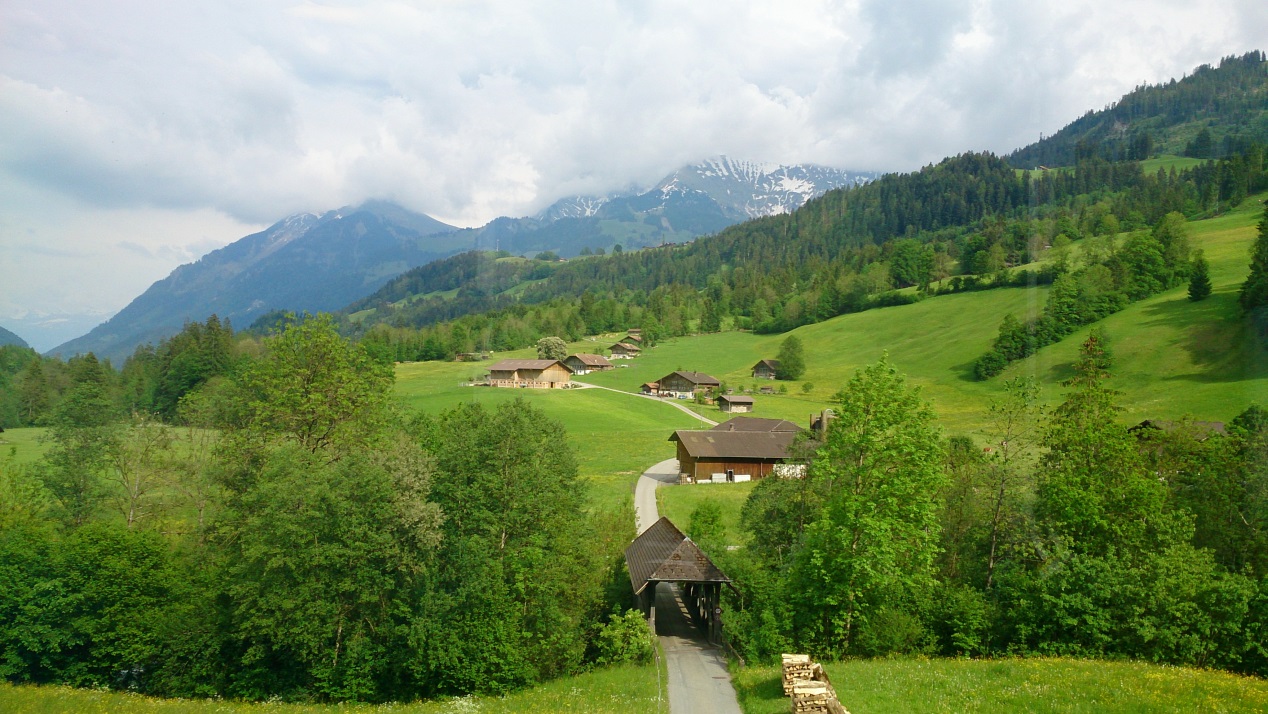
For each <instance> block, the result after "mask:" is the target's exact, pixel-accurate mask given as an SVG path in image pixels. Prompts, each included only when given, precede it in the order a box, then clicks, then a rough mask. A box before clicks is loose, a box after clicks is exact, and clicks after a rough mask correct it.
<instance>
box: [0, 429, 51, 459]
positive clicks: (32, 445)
mask: <svg viewBox="0 0 1268 714" xmlns="http://www.w3.org/2000/svg"><path fill="white" fill-rule="evenodd" d="M47 431H48V430H47V429H45V428H44V427H38V426H37V427H27V428H24V429H5V430H4V433H2V434H0V460H4V459H12V460H13V463H15V464H29V463H31V462H32V461H36V460H38V459H39V458H40V457H41V456H43V455H44V452H45V451H46V450H47V449H48V445H47V444H46V443H44V441H43V438H44V434H45V433H47Z"/></svg>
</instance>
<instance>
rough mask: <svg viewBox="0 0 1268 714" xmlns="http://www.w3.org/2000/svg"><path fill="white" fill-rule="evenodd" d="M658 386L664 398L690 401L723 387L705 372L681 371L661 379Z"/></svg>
mask: <svg viewBox="0 0 1268 714" xmlns="http://www.w3.org/2000/svg"><path fill="white" fill-rule="evenodd" d="M658 384H660V395H661V396H662V397H679V398H682V399H688V398H690V397H693V396H695V395H697V394H703V393H705V392H707V391H709V390H710V389H714V388H716V387H720V386H722V383H721V382H719V381H718V380H717V379H715V378H713V377H710V376H709V375H707V374H705V373H704V372H686V371H681V370H680V371H677V372H670V373H669V374H667V375H665V376H664V377H661V378H660V380H659V382H658Z"/></svg>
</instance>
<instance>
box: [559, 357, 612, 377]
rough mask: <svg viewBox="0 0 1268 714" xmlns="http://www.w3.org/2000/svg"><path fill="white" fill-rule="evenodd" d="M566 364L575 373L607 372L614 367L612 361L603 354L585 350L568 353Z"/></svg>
mask: <svg viewBox="0 0 1268 714" xmlns="http://www.w3.org/2000/svg"><path fill="white" fill-rule="evenodd" d="M564 365H565V366H567V367H568V369H570V370H572V373H573V374H590V373H591V372H606V371H608V370H610V369H614V367H613V366H612V363H611V362H609V361H608V360H607V358H606V357H604V356H603V355H592V354H586V353H584V352H582V353H578V354H575V355H568V357H567V358H565V359H564Z"/></svg>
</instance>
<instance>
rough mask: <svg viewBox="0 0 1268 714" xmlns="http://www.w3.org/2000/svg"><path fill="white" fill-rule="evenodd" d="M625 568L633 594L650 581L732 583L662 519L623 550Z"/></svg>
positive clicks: (637, 592) (689, 540)
mask: <svg viewBox="0 0 1268 714" xmlns="http://www.w3.org/2000/svg"><path fill="white" fill-rule="evenodd" d="M625 567H626V569H627V570H628V571H629V573H630V586H631V587H633V588H634V594H635V595H637V594H639V593H641V592H643V588H645V587H647V584H648V583H652V582H664V581H667V582H693V583H729V582H731V579H730V578H728V577H727V576H726V575H725V574H723V572H722V571H721V570H718V566H716V565H714V564H713V561H712V560H709V556H707V555H705V554H704V552H703V551H701V550H700V547H699V546H697V545H696V544H695V543H694V542H693V541H692V540H691V539H690V538H688V537H687V536H685V535H683V533H682V531H680V530H678V527H677V526H675V525H674V524H673V522H671V521H670V520H669V519H668V518H665V517H663V516H662V517H661V519H660V520H659V521H656V522H655V523H653V524H652V525H651V527H650V528H648V529H647V530H645V531H643V533H642V535H640V536H639V537H637V538H635V539H634V542H633V543H630V545H629V547H628V548H626V549H625Z"/></svg>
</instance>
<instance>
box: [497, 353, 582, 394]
mask: <svg viewBox="0 0 1268 714" xmlns="http://www.w3.org/2000/svg"><path fill="white" fill-rule="evenodd" d="M571 379H572V372H571V371H570V370H569V369H568V367H567V366H565V365H564V363H563V362H560V361H559V360H557V359H504V360H502V361H500V362H497V363H494V364H492V365H490V366H489V381H488V383H489V386H490V387H530V388H534V389H555V388H562V387H568V386H570V381H571Z"/></svg>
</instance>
